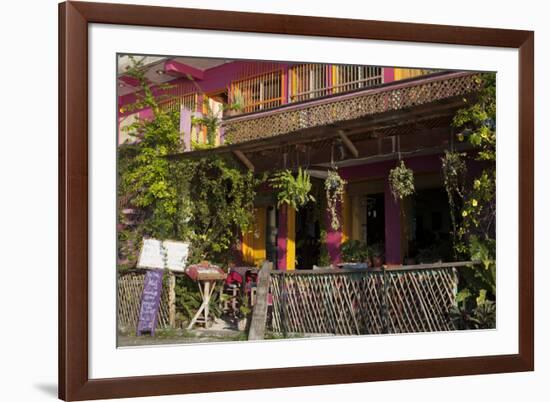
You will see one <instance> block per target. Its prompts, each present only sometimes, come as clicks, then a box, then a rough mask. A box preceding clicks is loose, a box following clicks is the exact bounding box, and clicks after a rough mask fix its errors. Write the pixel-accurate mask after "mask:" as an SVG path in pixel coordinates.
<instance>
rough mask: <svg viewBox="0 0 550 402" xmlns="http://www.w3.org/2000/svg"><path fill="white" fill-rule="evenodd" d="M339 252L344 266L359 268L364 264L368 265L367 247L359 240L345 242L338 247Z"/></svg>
mask: <svg viewBox="0 0 550 402" xmlns="http://www.w3.org/2000/svg"><path fill="white" fill-rule="evenodd" d="M340 252H341V253H342V259H343V261H344V263H351V264H344V265H352V266H354V267H361V265H364V264H365V263H366V264H367V265H369V264H368V257H369V252H368V248H367V245H366V244H365V243H364V242H362V241H359V240H346V241H345V242H344V243H342V244H341V246H340Z"/></svg>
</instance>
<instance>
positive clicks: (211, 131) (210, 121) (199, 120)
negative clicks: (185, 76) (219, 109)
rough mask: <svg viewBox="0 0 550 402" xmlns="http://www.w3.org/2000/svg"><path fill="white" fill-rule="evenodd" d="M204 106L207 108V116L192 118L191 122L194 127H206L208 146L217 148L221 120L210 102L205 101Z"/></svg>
mask: <svg viewBox="0 0 550 402" xmlns="http://www.w3.org/2000/svg"><path fill="white" fill-rule="evenodd" d="M204 105H205V106H206V114H204V115H203V116H201V117H192V119H191V122H192V124H193V125H197V126H202V127H204V128H205V129H206V142H207V145H210V146H215V145H216V136H217V134H218V130H219V128H220V124H221V119H220V118H219V117H218V114H217V113H214V111H213V110H212V108H211V107H210V103H209V102H208V100H205V102H204ZM193 149H196V147H193Z"/></svg>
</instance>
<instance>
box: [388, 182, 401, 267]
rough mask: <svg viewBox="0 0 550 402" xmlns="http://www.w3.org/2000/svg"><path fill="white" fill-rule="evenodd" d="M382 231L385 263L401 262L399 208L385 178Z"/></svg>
mask: <svg viewBox="0 0 550 402" xmlns="http://www.w3.org/2000/svg"><path fill="white" fill-rule="evenodd" d="M384 231H385V233H384V238H385V241H384V243H385V248H386V249H385V250H384V252H385V258H386V264H401V263H402V262H403V256H402V255H401V208H400V206H399V202H397V201H396V200H395V198H394V197H393V194H392V193H391V189H390V183H389V180H388V179H387V178H386V184H385V185H384Z"/></svg>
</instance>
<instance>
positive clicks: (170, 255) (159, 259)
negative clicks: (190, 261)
mask: <svg viewBox="0 0 550 402" xmlns="http://www.w3.org/2000/svg"><path fill="white" fill-rule="evenodd" d="M188 255H189V244H188V243H184V242H179V241H173V240H164V241H160V240H156V239H143V247H142V248H141V253H140V255H139V260H138V264H137V266H138V267H139V268H158V269H164V268H168V269H171V270H173V271H181V272H183V270H184V268H185V264H186V263H187V256H188Z"/></svg>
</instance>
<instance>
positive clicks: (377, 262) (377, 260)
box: [372, 255, 384, 268]
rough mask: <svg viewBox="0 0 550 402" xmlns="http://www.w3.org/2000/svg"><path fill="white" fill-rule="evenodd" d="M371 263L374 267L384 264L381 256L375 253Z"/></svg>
mask: <svg viewBox="0 0 550 402" xmlns="http://www.w3.org/2000/svg"><path fill="white" fill-rule="evenodd" d="M372 264H373V266H374V267H375V268H380V267H381V266H382V265H384V259H383V258H382V257H381V256H377V255H375V256H374V257H372Z"/></svg>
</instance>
